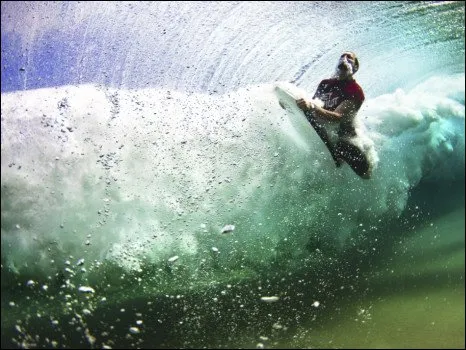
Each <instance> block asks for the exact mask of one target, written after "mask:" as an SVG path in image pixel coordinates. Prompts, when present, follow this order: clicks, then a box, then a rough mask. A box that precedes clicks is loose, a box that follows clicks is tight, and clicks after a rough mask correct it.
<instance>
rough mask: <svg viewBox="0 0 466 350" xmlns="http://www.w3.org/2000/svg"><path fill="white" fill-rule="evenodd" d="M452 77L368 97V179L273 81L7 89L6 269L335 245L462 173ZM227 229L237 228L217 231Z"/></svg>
mask: <svg viewBox="0 0 466 350" xmlns="http://www.w3.org/2000/svg"><path fill="white" fill-rule="evenodd" d="M461 79H462V80H461ZM461 81H462V82H464V75H463V76H460V77H442V78H438V79H437V80H434V81H428V82H426V83H425V84H422V85H419V86H418V87H417V88H416V89H414V90H412V91H408V92H405V91H402V90H399V91H396V92H395V93H394V94H389V95H384V96H379V97H377V98H375V99H370V100H367V101H366V102H365V104H364V105H363V108H362V109H361V111H360V113H359V115H358V117H357V123H358V132H359V134H360V138H359V141H358V142H361V144H364V145H366V147H368V150H369V151H370V152H371V154H372V157H373V159H375V160H377V159H378V167H377V169H376V170H375V172H374V175H373V178H372V179H371V180H368V181H365V180H361V179H360V178H358V177H357V176H356V175H355V174H354V173H353V172H352V171H351V169H350V168H349V167H348V166H346V165H345V166H343V167H342V168H340V169H336V168H335V167H334V164H333V161H332V159H331V157H330V155H329V154H328V151H327V150H326V148H325V146H323V145H322V142H321V141H320V139H319V138H318V137H317V136H316V135H315V133H314V132H313V130H312V128H311V127H310V126H309V125H307V122H306V121H305V120H304V122H303V116H302V115H300V114H299V113H294V112H291V113H290V112H287V111H285V110H283V109H282V108H281V107H280V105H279V104H278V101H277V95H276V94H275V92H274V85H273V84H266V85H260V86H251V87H248V88H244V89H241V90H238V91H235V92H231V93H229V94H225V95H222V96H210V95H203V94H191V95H187V94H183V93H181V92H178V91H173V90H170V91H168V90H163V89H144V90H113V89H105V88H101V87H95V86H90V85H87V86H86V85H85V86H77V87H73V86H68V87H62V88H52V89H41V90H35V91H25V92H17V93H8V94H2V151H1V152H2V153H1V156H2V157H1V162H2V170H1V175H2V201H5V203H6V202H7V203H8V205H6V206H3V205H2V246H8V247H9V248H11V249H9V250H5V256H6V260H8V262H9V264H10V266H11V267H12V268H15V269H17V270H21V269H24V268H29V269H30V268H32V267H31V266H33V267H36V268H39V269H42V270H45V271H46V270H47V268H50V266H51V265H50V264H51V263H50V260H51V258H54V259H55V260H56V261H58V259H56V257H55V255H56V254H60V252H62V254H63V255H69V254H71V253H72V254H73V255H75V256H80V257H82V258H83V259H85V260H86V261H92V260H94V259H98V260H102V259H112V260H114V261H116V262H117V263H118V264H120V265H122V266H124V267H126V268H128V269H130V270H131V269H135V270H138V269H140V268H141V264H142V263H143V261H147V260H149V261H153V262H161V263H162V262H164V261H166V259H168V258H169V257H170V256H173V255H179V256H182V257H183V263H186V264H189V262H190V259H194V260H195V259H197V258H198V257H200V256H204V255H205V254H203V251H209V250H210V249H211V247H213V246H214V247H216V248H218V249H219V250H220V251H222V252H225V254H222V256H225V257H227V256H228V257H234V256H235V254H246V255H247V256H249V257H250V258H251V259H254V260H257V262H258V263H259V262H260V261H267V259H270V258H272V257H273V256H274V254H275V253H274V250H273V248H274V247H275V246H276V245H277V244H278V242H280V241H281V240H283V239H288V242H290V244H291V246H292V247H293V250H292V254H295V255H299V254H303V247H304V246H305V243H306V242H307V240H308V236H309V234H308V233H309V232H317V233H318V232H324V233H326V234H328V233H331V234H332V235H334V236H337V237H340V238H341V239H344V237H346V236H347V235H348V234H350V233H351V232H354V231H355V230H360V229H361V227H360V223H361V222H364V225H367V226H369V225H370V224H371V223H377V222H378V220H379V219H380V218H383V219H389V218H392V217H394V216H395V217H396V216H397V215H399V214H400V213H401V211H402V210H403V208H404V206H405V204H406V200H407V196H408V191H409V190H410V189H411V188H412V187H414V186H416V184H417V183H418V182H419V181H420V179H422V178H423V177H426V176H437V177H440V178H442V176H447V175H445V174H444V173H443V172H442V171H441V169H442V167H448V169H449V174H448V176H451V174H456V176H463V177H464V101H462V103H461V101H459V100H458V96H464V85H463V84H460V82H461ZM296 92H297V93H302V94H304V93H306V92H303V91H302V90H301V91H299V89H296ZM58 106H61V107H58ZM52 126H53V127H52ZM67 127H70V128H71V130H72V131H69V129H67ZM57 158H58V159H57ZM458 159H459V160H460V162H461V160H462V162H463V163H462V164H456V162H458ZM461 165H462V167H461ZM19 167H21V168H19ZM18 222H19V223H20V224H21V230H17V229H15V225H16V224H17V223H18ZM225 223H235V231H234V235H219V228H221V227H223V226H224V225H225ZM363 229H364V228H363ZM18 231H20V232H18ZM89 234H92V236H91V238H89V243H90V244H89V245H85V244H84V243H83V242H85V241H86V239H87V238H86V237H88V235H89ZM32 237H37V239H35V240H34V239H32ZM232 239H234V240H236V241H235V242H236V243H233V242H232ZM233 260H234V259H233ZM233 260H231V261H233ZM52 266H53V264H52Z"/></svg>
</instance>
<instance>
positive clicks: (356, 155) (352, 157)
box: [275, 85, 371, 179]
mask: <svg viewBox="0 0 466 350" xmlns="http://www.w3.org/2000/svg"><path fill="white" fill-rule="evenodd" d="M275 91H276V93H277V96H278V102H279V104H280V106H281V107H282V108H283V109H285V110H290V111H291V112H299V113H301V114H302V115H304V116H305V118H306V120H307V121H308V122H309V124H310V125H311V126H312V127H313V128H314V130H315V132H316V133H317V135H319V137H320V139H321V140H322V142H323V143H324V145H325V146H326V147H327V149H328V150H329V152H330V155H331V156H332V158H333V160H334V162H335V165H336V166H337V167H340V166H341V165H342V164H343V162H345V163H347V164H348V165H349V166H350V167H351V169H352V170H353V171H354V172H355V173H356V174H357V175H358V176H359V177H361V178H363V179H369V178H370V175H371V174H370V170H371V165H370V162H369V160H368V158H367V155H366V154H365V153H364V151H363V150H362V149H360V148H359V147H358V146H356V145H355V144H353V143H351V141H350V140H348V139H344V138H339V139H338V140H337V141H336V142H332V140H331V139H330V137H329V133H328V132H327V130H326V127H325V125H324V124H322V123H317V122H316V120H315V119H314V118H313V117H312V115H311V113H305V112H303V111H302V110H301V109H300V108H299V107H298V105H297V104H296V100H298V99H299V97H297V95H296V93H293V92H292V91H290V90H289V89H288V88H286V87H282V86H279V85H277V86H276V87H275Z"/></svg>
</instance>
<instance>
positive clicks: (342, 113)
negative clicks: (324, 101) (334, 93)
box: [296, 98, 358, 122]
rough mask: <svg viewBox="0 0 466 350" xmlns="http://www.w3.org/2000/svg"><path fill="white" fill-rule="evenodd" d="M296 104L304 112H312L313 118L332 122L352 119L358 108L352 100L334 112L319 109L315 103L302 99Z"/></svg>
mask: <svg viewBox="0 0 466 350" xmlns="http://www.w3.org/2000/svg"><path fill="white" fill-rule="evenodd" d="M296 103H297V104H298V107H299V108H301V109H302V110H303V111H304V112H308V111H309V112H312V114H313V117H314V118H320V119H326V120H330V121H334V122H340V121H341V118H348V117H349V118H352V117H354V116H355V115H356V112H357V111H358V106H357V104H356V102H355V101H354V100H345V101H343V102H342V103H340V105H339V106H338V107H337V108H336V109H335V110H334V111H329V110H327V109H325V108H322V107H319V106H317V105H316V104H315V103H313V102H307V101H306V100H304V99H302V98H301V99H299V100H296Z"/></svg>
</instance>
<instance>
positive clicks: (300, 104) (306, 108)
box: [296, 98, 314, 112]
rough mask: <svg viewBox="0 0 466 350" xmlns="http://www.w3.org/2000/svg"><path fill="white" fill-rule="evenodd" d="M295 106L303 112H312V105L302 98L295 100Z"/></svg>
mask: <svg viewBox="0 0 466 350" xmlns="http://www.w3.org/2000/svg"><path fill="white" fill-rule="evenodd" d="M296 104H297V105H298V107H299V108H301V109H302V110H303V111H304V112H307V111H312V110H313V109H314V104H313V103H312V102H307V101H306V100H305V99H304V98H300V99H299V100H296Z"/></svg>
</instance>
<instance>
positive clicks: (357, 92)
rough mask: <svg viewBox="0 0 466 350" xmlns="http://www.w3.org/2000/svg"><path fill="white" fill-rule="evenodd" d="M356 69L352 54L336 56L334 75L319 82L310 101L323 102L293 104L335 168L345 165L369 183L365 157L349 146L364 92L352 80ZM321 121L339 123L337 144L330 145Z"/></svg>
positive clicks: (369, 168)
mask: <svg viewBox="0 0 466 350" xmlns="http://www.w3.org/2000/svg"><path fill="white" fill-rule="evenodd" d="M358 69H359V60H358V58H357V57H356V54H355V53H354V52H351V51H345V52H343V53H342V55H341V56H340V59H339V60H338V64H337V67H336V71H335V74H334V76H333V77H331V78H330V79H324V80H322V81H321V82H320V83H319V85H318V87H317V90H316V92H315V94H314V97H313V100H314V99H317V100H320V101H322V102H323V106H322V107H320V106H318V105H316V103H314V101H313V100H311V101H306V100H305V99H298V100H296V103H297V104H298V106H299V108H301V109H302V110H303V111H304V114H305V115H306V118H307V120H308V121H309V122H310V123H311V125H312V126H313V127H314V129H315V130H316V132H317V133H318V134H319V136H320V137H321V139H322V140H323V141H324V143H325V145H326V146H327V148H328V149H329V151H330V153H331V155H332V157H333V159H334V161H335V165H336V166H337V167H340V166H341V165H342V164H343V162H344V161H346V162H347V163H348V164H349V165H350V166H351V168H353V170H354V171H355V172H356V173H357V174H358V175H359V176H360V177H362V178H364V179H369V178H370V176H371V166H370V164H369V161H368V160H367V158H366V156H365V154H364V153H363V152H362V151H361V150H360V149H359V148H358V147H356V146H355V145H354V144H353V143H351V142H350V140H351V138H353V137H355V136H356V130H355V128H354V125H353V124H354V118H355V117H356V114H357V112H358V111H359V109H360V108H361V105H362V103H363V102H364V92H363V90H362V88H361V86H359V84H358V83H357V82H356V80H354V78H353V75H354V74H355V73H356V72H357V71H358ZM324 121H330V122H335V123H339V129H338V140H337V141H336V142H332V141H331V140H330V137H329V135H328V133H327V131H326V130H325V127H324V126H323V122H324Z"/></svg>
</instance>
